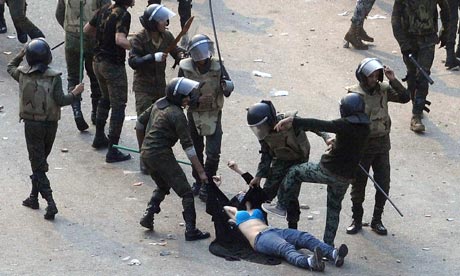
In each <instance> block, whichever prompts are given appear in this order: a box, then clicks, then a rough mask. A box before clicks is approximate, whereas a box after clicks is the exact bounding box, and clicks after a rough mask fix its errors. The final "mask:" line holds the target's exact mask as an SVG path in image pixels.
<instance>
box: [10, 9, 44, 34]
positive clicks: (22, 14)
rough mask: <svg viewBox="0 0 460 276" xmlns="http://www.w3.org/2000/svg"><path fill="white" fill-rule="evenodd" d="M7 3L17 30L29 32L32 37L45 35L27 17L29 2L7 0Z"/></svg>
mask: <svg viewBox="0 0 460 276" xmlns="http://www.w3.org/2000/svg"><path fill="white" fill-rule="evenodd" d="M6 3H7V4H8V8H9V9H10V14H11V19H12V20H13V23H14V27H15V28H16V30H18V31H21V32H24V33H26V34H28V35H29V36H30V37H31V38H37V37H44V35H43V33H42V31H40V29H39V28H37V26H35V25H34V23H32V21H30V20H29V18H27V17H26V7H27V3H26V1H25V0H7V1H6Z"/></svg>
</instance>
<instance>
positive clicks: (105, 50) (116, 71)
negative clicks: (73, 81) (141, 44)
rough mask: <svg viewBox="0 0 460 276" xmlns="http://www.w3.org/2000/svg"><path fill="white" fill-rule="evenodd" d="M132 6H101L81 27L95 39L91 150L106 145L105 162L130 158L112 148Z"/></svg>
mask: <svg viewBox="0 0 460 276" xmlns="http://www.w3.org/2000/svg"><path fill="white" fill-rule="evenodd" d="M132 6H134V0H115V4H113V5H108V6H104V7H103V8H101V9H100V10H99V11H98V12H97V13H96V15H95V16H94V17H93V18H92V19H91V20H90V21H89V22H88V23H87V24H86V25H85V29H84V31H85V33H88V34H93V35H95V36H96V48H95V49H94V61H93V68H94V73H95V74H96V77H97V80H98V82H99V86H100V88H101V93H102V96H101V99H100V100H99V104H98V107H97V114H96V135H95V137H94V141H93V147H94V148H103V147H106V146H107V145H108V146H109V150H108V152H107V155H106V158H105V161H106V162H107V163H113V162H120V161H125V160H129V159H130V158H131V156H130V155H129V154H124V153H122V152H120V151H119V150H118V149H116V148H113V147H112V145H114V144H118V141H119V139H120V134H121V129H122V127H123V121H124V119H125V108H126V102H127V100H128V79H127V76H126V69H125V58H126V50H130V49H131V44H130V43H129V41H128V39H127V36H128V33H129V27H130V24H131V15H130V14H129V12H128V11H127V9H128V7H132ZM110 108H111V109H112V113H111V117H110V127H109V138H108V139H107V137H106V136H105V133H104V127H105V124H106V121H107V118H108V116H109V110H110Z"/></svg>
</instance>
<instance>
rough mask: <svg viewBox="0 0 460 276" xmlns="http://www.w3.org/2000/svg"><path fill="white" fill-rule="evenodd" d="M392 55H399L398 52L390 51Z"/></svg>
mask: <svg viewBox="0 0 460 276" xmlns="http://www.w3.org/2000/svg"><path fill="white" fill-rule="evenodd" d="M391 53H392V54H399V52H398V51H391Z"/></svg>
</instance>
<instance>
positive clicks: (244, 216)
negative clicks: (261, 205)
mask: <svg viewBox="0 0 460 276" xmlns="http://www.w3.org/2000/svg"><path fill="white" fill-rule="evenodd" d="M235 219H236V225H240V224H241V223H243V222H246V221H248V220H251V219H260V220H261V221H263V222H265V217H264V214H263V213H262V211H261V210H260V209H254V211H253V212H252V215H250V214H249V212H248V211H237V212H236V215H235Z"/></svg>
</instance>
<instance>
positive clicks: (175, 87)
mask: <svg viewBox="0 0 460 276" xmlns="http://www.w3.org/2000/svg"><path fill="white" fill-rule="evenodd" d="M199 87H200V83H199V82H197V81H194V80H191V79H187V78H184V77H181V78H174V79H172V80H171V81H170V82H169V84H168V85H167V86H166V99H167V100H168V101H169V102H170V103H172V104H174V105H177V106H182V99H184V98H185V97H187V96H191V93H192V92H193V90H194V89H198V88H199Z"/></svg>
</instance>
